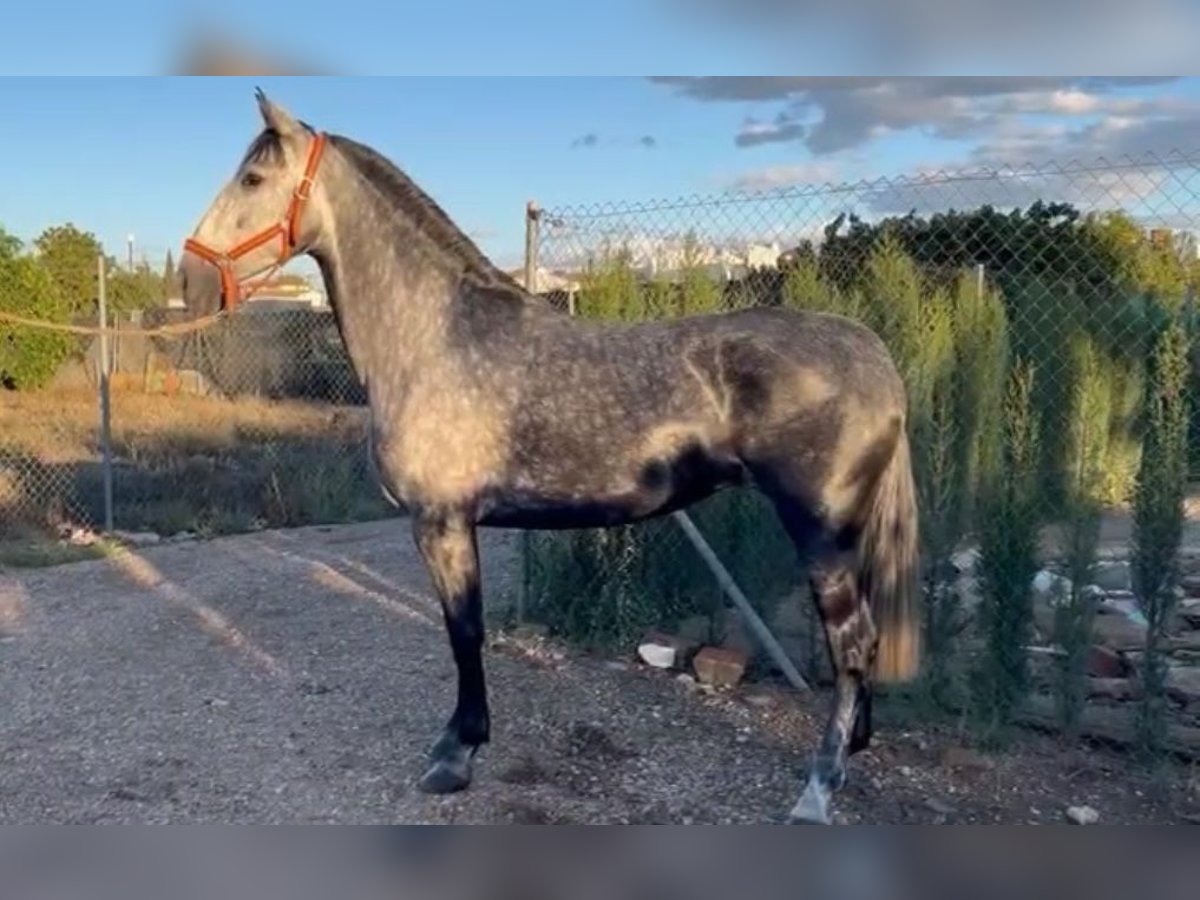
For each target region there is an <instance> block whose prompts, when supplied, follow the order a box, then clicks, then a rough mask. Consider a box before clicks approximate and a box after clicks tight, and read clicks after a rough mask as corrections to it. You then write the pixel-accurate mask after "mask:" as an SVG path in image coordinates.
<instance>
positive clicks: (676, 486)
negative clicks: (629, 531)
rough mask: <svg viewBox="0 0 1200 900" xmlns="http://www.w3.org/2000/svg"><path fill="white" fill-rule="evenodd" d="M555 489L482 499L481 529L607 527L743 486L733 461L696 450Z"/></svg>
mask: <svg viewBox="0 0 1200 900" xmlns="http://www.w3.org/2000/svg"><path fill="white" fill-rule="evenodd" d="M598 475H599V473H592V475H591V476H590V477H589V476H588V475H587V474H584V473H582V472H581V474H580V476H579V478H578V480H577V481H576V483H574V484H557V485H554V486H549V485H539V484H536V483H517V484H514V485H512V486H507V487H503V488H499V489H496V490H493V491H489V492H487V494H486V495H485V496H484V497H483V498H481V499H482V502H481V504H480V517H479V521H480V524H483V525H495V526H499V527H505V528H539V529H540V528H545V529H560V528H604V527H611V526H614V525H624V524H628V523H631V522H637V521H640V520H643V519H648V518H653V517H655V516H660V515H664V514H666V513H669V512H672V511H674V510H676V509H681V508H683V507H686V506H688V505H690V504H692V503H695V502H697V501H698V500H702V499H704V498H705V497H708V496H709V495H711V494H712V493H714V492H715V491H717V490H720V489H721V488H724V487H728V486H730V485H736V484H740V483H742V482H743V481H744V479H745V470H744V469H743V467H742V465H741V463H740V462H739V461H737V460H734V459H729V458H725V457H719V456H714V455H710V454H708V453H705V452H703V451H702V450H700V449H699V448H698V447H693V448H691V449H690V450H689V451H688V452H686V453H683V454H680V455H679V456H676V457H674V458H672V459H665V460H664V459H652V460H642V461H639V462H638V463H637V464H636V465H632V466H630V467H629V470H628V471H622V472H620V473H617V474H614V473H611V472H610V473H607V477H597V476H598Z"/></svg>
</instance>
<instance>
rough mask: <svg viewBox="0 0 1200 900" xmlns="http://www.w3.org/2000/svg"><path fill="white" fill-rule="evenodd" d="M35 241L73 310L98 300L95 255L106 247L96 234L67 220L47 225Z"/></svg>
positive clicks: (80, 308)
mask: <svg viewBox="0 0 1200 900" xmlns="http://www.w3.org/2000/svg"><path fill="white" fill-rule="evenodd" d="M33 243H34V247H36V248H37V253H38V257H39V259H40V261H41V264H42V266H43V267H44V268H45V269H46V271H47V272H48V273H49V274H50V277H51V278H52V279H54V283H55V284H56V285H57V286H58V289H59V291H60V292H61V294H62V296H63V299H64V300H65V301H66V303H67V305H68V306H69V307H70V309H71V311H72V312H81V311H84V310H88V309H90V308H91V306H92V304H93V303H94V302H95V300H96V257H97V256H99V255H100V253H101V251H102V249H103V248H102V247H101V246H100V241H99V240H97V238H96V236H95V235H94V234H92V233H91V232H90V231H81V230H80V229H79V228H76V227H75V226H74V225H73V224H71V223H70V222H68V223H67V224H66V225H55V226H54V227H52V228H47V229H46V230H45V231H43V232H42V233H41V234H40V235H38V237H37V239H36V240H35V241H34V242H33Z"/></svg>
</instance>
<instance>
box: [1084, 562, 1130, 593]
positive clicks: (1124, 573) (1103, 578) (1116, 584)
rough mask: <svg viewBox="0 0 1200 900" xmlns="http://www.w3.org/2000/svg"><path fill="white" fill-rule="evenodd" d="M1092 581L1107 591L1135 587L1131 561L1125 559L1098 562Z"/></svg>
mask: <svg viewBox="0 0 1200 900" xmlns="http://www.w3.org/2000/svg"><path fill="white" fill-rule="evenodd" d="M1092 581H1093V582H1095V584H1096V585H1097V586H1099V587H1100V588H1102V589H1103V590H1105V591H1128V590H1130V589H1131V588H1132V587H1133V579H1132V577H1131V575H1130V571H1129V563H1127V562H1123V561H1122V562H1102V563H1098V564H1097V565H1096V568H1095V572H1094V573H1093V577H1092Z"/></svg>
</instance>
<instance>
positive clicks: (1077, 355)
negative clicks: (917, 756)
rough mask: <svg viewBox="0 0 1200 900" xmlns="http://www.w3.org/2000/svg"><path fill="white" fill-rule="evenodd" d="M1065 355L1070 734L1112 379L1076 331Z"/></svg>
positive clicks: (1083, 693)
mask: <svg viewBox="0 0 1200 900" xmlns="http://www.w3.org/2000/svg"><path fill="white" fill-rule="evenodd" d="M1072 350H1073V352H1072V355H1071V360H1070V363H1071V368H1072V395H1071V403H1070V409H1069V412H1068V426H1069V427H1068V431H1067V447H1068V457H1067V474H1066V490H1067V504H1066V509H1067V516H1066V519H1067V528H1066V534H1067V548H1066V563H1067V566H1066V568H1067V577H1068V579H1069V580H1070V583H1071V589H1070V593H1069V596H1067V597H1064V598H1062V600H1063V602H1062V604H1061V605H1060V606H1059V607H1058V609H1057V611H1056V619H1055V637H1056V639H1057V642H1058V644H1059V646H1060V647H1061V648H1062V650H1063V655H1062V657H1061V658H1060V660H1059V662H1060V665H1059V672H1058V676H1059V677H1058V691H1057V693H1058V706H1059V715H1060V717H1061V720H1062V727H1063V731H1064V733H1065V734H1067V735H1068V736H1074V735H1075V734H1076V731H1077V729H1078V725H1079V717H1080V715H1081V714H1082V712H1083V704H1084V701H1085V700H1086V699H1087V654H1088V648H1089V646H1090V644H1091V629H1092V619H1093V617H1094V616H1095V613H1096V609H1095V606H1096V603H1095V600H1094V598H1093V596H1092V594H1091V593H1090V592H1088V591H1087V590H1085V588H1086V587H1087V586H1088V585H1090V584H1091V583H1092V581H1093V578H1092V575H1093V571H1094V568H1095V563H1096V547H1097V544H1098V543H1099V539H1100V514H1101V510H1102V508H1103V503H1104V499H1105V492H1106V484H1105V472H1106V470H1107V464H1108V458H1109V440H1110V438H1111V434H1110V431H1109V423H1110V422H1111V421H1112V418H1113V415H1112V402H1113V380H1112V378H1111V377H1110V376H1109V373H1108V371H1107V370H1106V368H1105V360H1104V358H1103V356H1102V355H1101V353H1100V351H1099V349H1098V348H1097V347H1096V344H1095V342H1094V341H1092V340H1091V339H1090V338H1089V337H1088V336H1087V335H1085V334H1083V333H1082V332H1081V333H1078V334H1077V335H1076V337H1075V340H1074V343H1073V347H1072Z"/></svg>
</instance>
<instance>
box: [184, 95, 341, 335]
mask: <svg viewBox="0 0 1200 900" xmlns="http://www.w3.org/2000/svg"><path fill="white" fill-rule="evenodd" d="M257 97H258V107H259V110H260V112H261V113H262V117H263V124H264V128H263V130H262V132H261V133H260V134H259V135H258V137H256V138H255V139H254V141H253V143H251V145H250V148H249V150H247V152H246V155H245V157H244V158H243V160H242V162H241V164H240V165H239V166H238V169H237V171H236V172H235V173H234V176H233V178H232V179H230V180H229V182H228V183H227V184H225V186H224V187H223V188H222V189H221V192H220V193H219V194H217V196H216V198H215V199H214V200H213V202H212V205H211V206H209V208H208V211H207V212H205V214H204V216H203V218H201V220H200V224H199V225H197V226H196V230H195V231H194V232H193V233H192V236H191V238H189V239H188V240H187V242H186V243H185V244H184V254H183V260H182V263H181V265H180V268H181V272H182V277H183V299H184V300H185V302H186V303H187V305H188V309H191V310H195V311H197V312H199V313H200V314H202V315H206V314H209V313H212V312H215V311H216V310H217V308H218V306H219V307H221V308H223V309H225V310H228V311H232V310H233V309H234V308H235V307H236V306H237V304H238V302H239V301H240V300H241V299H242V298H243V297H244V296H245V295H246V293H247V292H249V291H253V290H254V286H253V284H251V280H252V279H255V278H259V277H260V276H263V275H264V273H267V272H269V271H270V272H273V271H274V270H276V269H278V268H279V267H280V266H282V265H283V264H284V263H286V262H287V261H288V260H289V259H291V258H292V257H294V256H296V255H297V254H298V253H302V252H304V251H305V250H307V249H308V248H310V247H311V246H312V244H313V242H314V240H316V238H317V237H318V231H319V228H320V221H319V217H318V216H317V214H316V213H315V212H314V211H313V209H312V204H311V203H310V202H309V200H310V198H311V196H312V193H313V189H314V186H315V179H316V177H317V174H318V170H319V166H320V163H321V155H322V151H323V150H324V147H325V136H324V135H322V134H318V133H316V132H314V131H313V130H312V129H311V128H309V127H308V126H306V125H304V124H303V123H301V122H299V121H297V120H296V119H294V118H292V117H291V116H290V115H289V114H288V113H287V112H286V111H285V110H283V109H282V108H280V107H279V106H277V105H276V104H274V103H272V102H271V101H270V100H268V99H267V97H266V95H265V94H263V93H262V91H258V92H257ZM260 280H261V279H260Z"/></svg>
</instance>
